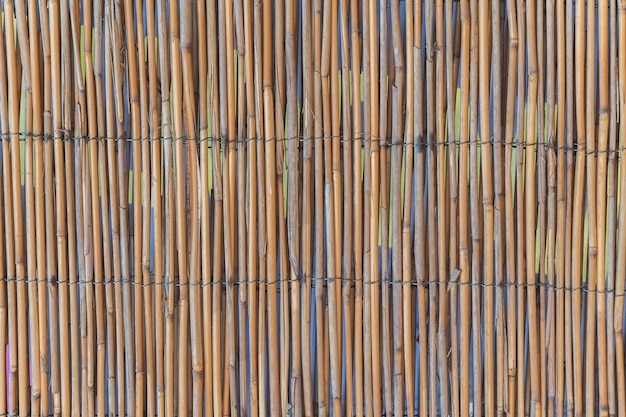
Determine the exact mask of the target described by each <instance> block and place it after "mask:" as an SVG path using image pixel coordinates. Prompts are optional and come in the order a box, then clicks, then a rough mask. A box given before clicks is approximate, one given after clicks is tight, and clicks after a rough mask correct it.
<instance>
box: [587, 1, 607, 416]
mask: <svg viewBox="0 0 626 417" xmlns="http://www.w3.org/2000/svg"><path fill="white" fill-rule="evenodd" d="M592 6H593V7H592ZM605 6H606V4H605ZM605 9H606V7H605ZM594 16H595V4H593V5H592V4H587V32H586V35H587V39H586V40H587V46H586V61H585V62H586V64H585V67H586V68H585V70H586V71H585V77H586V80H585V87H586V90H585V103H584V106H585V118H586V125H585V126H586V131H585V139H586V141H585V145H586V147H585V150H586V152H585V153H586V159H587V160H586V163H585V167H586V175H585V188H586V193H585V195H586V200H587V201H588V202H589V204H588V206H587V212H586V216H585V217H586V220H587V222H588V223H589V225H590V227H589V228H588V233H589V234H588V242H587V245H586V246H587V271H586V281H587V287H588V290H589V291H588V292H587V299H586V309H587V311H586V312H587V318H586V320H585V333H584V337H585V362H584V363H585V374H584V375H585V376H584V378H585V382H586V384H585V385H586V388H585V414H587V415H595V410H596V409H597V405H596V384H597V382H596V377H595V375H596V368H595V359H596V326H597V325H599V323H596V320H600V319H601V318H600V317H597V316H596V315H597V314H598V313H599V312H600V310H599V308H600V307H599V302H598V301H599V300H598V298H600V297H602V298H604V297H603V296H600V294H597V295H596V289H597V287H598V284H599V282H598V281H600V280H599V279H598V275H597V273H598V264H599V262H598V244H599V242H598V241H599V236H598V231H599V230H598V223H597V220H598V214H599V213H598V212H597V210H596V204H598V201H597V200H596V195H597V182H598V181H605V180H604V179H600V178H597V177H596V175H597V172H596V166H597V164H596V156H595V155H594V152H595V151H596V133H597V132H596V123H595V120H596V119H595V118H596V111H595V108H594V103H595V100H596V80H595V73H596V69H595V65H594V64H595V50H596V49H595V31H596V29H595V28H596V22H595V19H594V18H592V17H594ZM598 26H599V25H598ZM602 30H604V28H600V27H599V28H598V32H601V31H602ZM605 75H606V74H605ZM605 75H601V74H599V78H602V77H604V76H605ZM601 100H602V99H601ZM598 104H599V105H600V108H599V110H600V112H604V113H605V114H604V116H605V117H606V116H608V114H606V110H605V109H604V108H603V107H604V106H603V104H604V103H598ZM604 121H608V119H606V120H604ZM604 127H605V126H603V125H600V129H601V130H602V129H604ZM605 139H606V137H605ZM605 156H606V155H605ZM603 198H606V197H605V196H603ZM594 201H595V202H596V204H594V203H593V202H594ZM602 214H603V215H604V213H602ZM603 215H602V216H601V217H604V216H603ZM604 226H605V224H603V225H602V228H604ZM583 245H584V243H583ZM602 246H603V245H602ZM583 250H584V246H583ZM583 256H584V255H583ZM601 268H602V270H604V264H603V265H602V266H601ZM582 275H583V277H585V272H584V271H583V274H582ZM604 279H605V277H604V276H602V281H604ZM602 286H603V285H602ZM603 307H604V306H603ZM598 327H600V328H602V326H598ZM598 342H600V338H598ZM598 353H600V351H599V349H598ZM604 353H606V352H604ZM605 366H606V364H605V365H602V363H601V362H600V365H599V373H598V376H601V375H604V373H605V372H606V371H605V369H606V368H605ZM598 385H599V384H598ZM603 394H604V395H606V391H605V392H604V393H603ZM600 401H603V399H602V397H600Z"/></svg>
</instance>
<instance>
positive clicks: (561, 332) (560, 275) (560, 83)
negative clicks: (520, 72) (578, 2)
mask: <svg viewBox="0 0 626 417" xmlns="http://www.w3.org/2000/svg"><path fill="white" fill-rule="evenodd" d="M564 6H565V5H564V4H563V3H562V2H557V4H556V39H557V42H556V48H557V51H558V53H557V76H556V77H557V91H558V94H557V104H556V105H557V106H558V107H557V109H558V110H557V114H556V117H557V125H556V144H557V146H558V152H557V162H556V163H557V178H556V181H557V203H556V204H557V209H556V210H557V215H556V216H557V225H556V235H557V242H556V247H557V249H556V252H557V254H556V257H557V270H556V282H555V284H556V287H557V288H558V290H557V296H556V298H557V299H556V314H557V317H556V341H555V343H556V366H557V370H556V406H555V409H556V412H557V414H564V412H565V388H566V384H565V377H566V374H565V368H566V367H565V366H564V363H565V345H566V339H565V317H566V313H565V292H564V290H563V287H564V286H565V266H566V263H567V262H566V254H565V238H566V230H565V210H566V207H565V206H566V188H565V187H566V184H565V126H566V118H567V117H568V116H567V113H566V111H567V103H566V85H565V84H566V76H565V74H566V58H565V57H566V48H565V7H564Z"/></svg>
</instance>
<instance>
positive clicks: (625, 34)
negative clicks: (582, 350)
mask: <svg viewBox="0 0 626 417" xmlns="http://www.w3.org/2000/svg"><path fill="white" fill-rule="evenodd" d="M617 18H618V36H619V38H618V43H620V44H622V42H626V1H624V0H618V12H617ZM618 71H619V72H618V74H619V79H618V80H619V86H620V87H619V104H620V109H621V108H623V106H624V105H625V104H626V94H625V91H624V82H625V81H626V79H625V76H626V57H624V56H623V55H620V56H619V68H618ZM619 135H620V142H619V143H620V149H622V150H623V149H624V145H625V144H626V124H624V123H621V124H620V130H619ZM624 169H626V158H621V159H620V170H622V172H624V171H623V170H624ZM619 193H620V203H619V204H620V207H624V204H625V202H626V181H623V180H622V181H620V185H619ZM617 233H618V237H617V253H623V252H620V251H624V250H626V210H620V211H619V220H618V231H617ZM615 276H616V277H618V279H617V280H616V282H615V308H614V312H613V313H614V327H613V332H614V333H615V354H616V363H617V377H616V380H617V404H618V408H619V407H620V406H624V405H625V404H626V377H625V375H624V341H623V339H622V337H621V335H622V329H623V322H624V300H623V297H622V296H623V294H624V284H625V279H624V277H625V276H626V259H625V258H624V257H623V256H620V257H618V258H617V262H616V267H615Z"/></svg>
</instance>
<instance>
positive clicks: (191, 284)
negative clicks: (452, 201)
mask: <svg viewBox="0 0 626 417" xmlns="http://www.w3.org/2000/svg"><path fill="white" fill-rule="evenodd" d="M150 277H151V278H154V274H151V275H150ZM307 280H311V281H312V282H313V283H316V284H317V283H320V282H321V283H322V284H323V285H326V284H330V283H333V282H336V281H339V282H344V283H346V282H349V283H351V284H352V285H355V284H357V283H360V284H364V285H378V284H380V285H388V286H389V287H393V286H405V285H410V286H412V287H425V286H429V285H433V284H434V285H449V286H452V285H456V286H459V287H460V286H470V287H481V288H514V289H520V288H521V289H524V288H531V287H532V288H536V289H540V288H544V289H547V290H551V291H555V292H556V291H565V292H576V291H582V292H585V293H590V294H614V296H615V297H623V296H624V293H617V291H616V290H615V289H605V290H591V289H589V288H588V287H587V285H585V284H581V285H579V286H577V287H568V286H556V285H553V284H547V283H541V282H538V283H534V284H529V283H525V282H524V283H522V282H496V283H492V284H485V283H482V282H461V281H458V280H457V279H450V280H445V281H442V280H431V281H419V282H418V281H416V280H412V281H407V282H405V281H391V280H384V279H377V280H367V281H366V280H365V279H356V278H343V277H328V276H323V277H315V276H301V277H299V278H284V279H277V280H274V281H269V280H264V279H258V280H254V281H249V280H242V279H239V280H236V281H234V280H230V281H229V280H223V281H219V282H213V281H210V282H200V281H196V282H187V283H181V282H172V281H170V280H167V279H165V280H164V281H162V282H150V283H145V282H143V281H136V280H133V279H118V280H106V281H94V280H89V281H88V280H73V281H70V280H50V279H32V278H12V277H3V278H2V279H0V281H4V282H6V283H11V282H14V283H17V282H23V283H27V284H43V283H45V284H49V285H59V284H65V285H68V286H72V285H89V284H92V285H116V284H124V285H126V284H130V285H133V286H137V287H144V288H145V287H156V286H170V285H173V286H174V287H197V286H199V287H213V286H216V285H222V286H241V285H250V284H256V285H258V284H266V285H276V284H279V283H295V282H299V283H301V284H304V283H306V281H307Z"/></svg>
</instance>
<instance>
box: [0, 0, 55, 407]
mask: <svg viewBox="0 0 626 417" xmlns="http://www.w3.org/2000/svg"><path fill="white" fill-rule="evenodd" d="M28 7H29V9H30V10H33V11H35V10H37V4H36V3H35V2H34V1H31V2H29V4H28ZM44 17H45V16H44ZM44 22H45V19H43V18H42V24H41V31H42V35H41V36H42V44H44V45H45V46H43V49H44V50H45V48H46V46H47V45H46V44H47V41H46V40H45V38H46V34H44V33H43V32H44V31H45V30H46V29H47V26H46V24H45V23H44ZM38 25H39V22H38V19H30V20H29V29H30V42H31V49H32V54H31V73H32V74H33V75H32V76H31V77H32V86H33V132H34V133H35V138H34V139H35V167H36V171H35V212H36V213H35V236H36V237H35V238H36V240H37V262H36V268H37V269H36V270H37V273H36V275H32V276H33V277H34V276H36V277H37V289H36V290H34V291H35V292H36V298H37V303H38V304H37V316H38V327H39V333H38V334H37V335H36V336H35V337H38V338H39V341H35V340H34V341H33V350H34V349H35V348H38V352H35V354H34V355H33V358H36V357H38V358H39V359H38V362H39V364H34V370H36V369H37V368H38V369H39V371H40V375H39V376H38V377H37V380H38V383H39V392H37V391H36V390H35V389H34V388H35V386H33V390H32V392H31V396H33V397H34V396H38V399H37V401H38V402H39V404H38V405H36V404H33V408H32V410H31V411H32V413H33V414H35V415H36V414H37V413H39V414H43V415H47V410H48V369H47V367H48V359H47V358H48V346H47V337H48V332H47V330H48V325H47V311H46V309H47V303H46V301H47V300H46V287H45V281H46V278H45V277H46V275H45V274H46V246H45V241H46V240H45V239H46V237H45V233H46V232H45V212H44V205H45V195H44V171H45V168H44V161H43V135H44V134H45V125H44V123H45V120H44V108H45V107H47V106H46V103H45V101H46V100H45V99H46V96H47V95H48V94H45V93H44V94H42V82H43V86H44V88H45V79H42V77H41V72H40V70H41V67H42V65H41V58H40V53H42V50H41V49H40V41H39V37H38V31H39V30H40V29H39V26H38ZM44 78H45V77H44ZM44 91H45V90H44ZM29 275H30V274H29ZM0 291H1V289H0ZM31 305H33V304H31ZM32 309H33V312H32V313H31V314H34V309H35V307H34V305H33V307H32ZM33 360H35V359H33ZM0 389H1V388H0Z"/></svg>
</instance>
